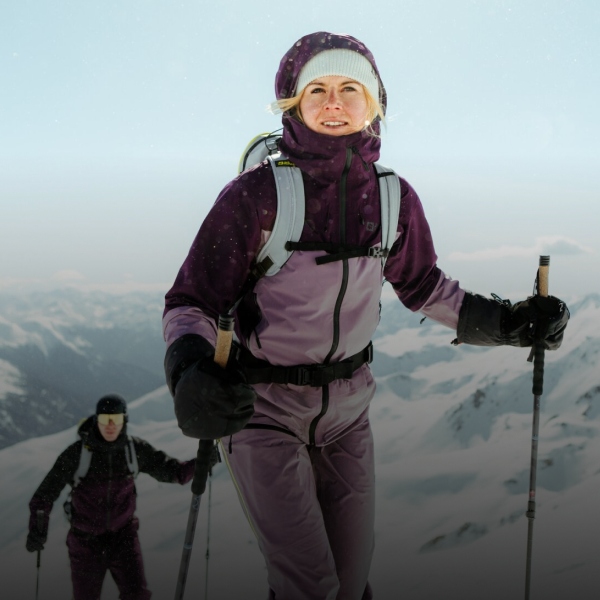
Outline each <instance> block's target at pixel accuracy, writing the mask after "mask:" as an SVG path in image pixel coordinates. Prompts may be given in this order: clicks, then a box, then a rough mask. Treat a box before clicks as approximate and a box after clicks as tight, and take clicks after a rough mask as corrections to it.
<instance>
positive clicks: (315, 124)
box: [299, 75, 368, 136]
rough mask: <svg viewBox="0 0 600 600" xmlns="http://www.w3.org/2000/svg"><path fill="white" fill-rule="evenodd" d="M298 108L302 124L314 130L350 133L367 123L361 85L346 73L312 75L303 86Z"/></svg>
mask: <svg viewBox="0 0 600 600" xmlns="http://www.w3.org/2000/svg"><path fill="white" fill-rule="evenodd" d="M299 108H300V114H301V115H302V120H303V121H304V124H305V125H306V126H307V127H308V128H309V129H311V130H312V131H316V132H317V133H325V134H327V135H336V136H339V135H349V134H351V133H356V132H357V131H361V130H362V129H364V128H365V126H366V125H368V123H367V122H366V119H367V110H368V105H367V97H366V95H365V91H364V88H363V86H362V85H361V84H360V83H358V82H357V81H354V80H353V79H348V77H340V76H339V75H329V76H327V77H319V79H315V80H314V81H312V82H311V83H309V84H308V85H307V86H306V88H304V92H303V94H302V98H301V99H300V106H299Z"/></svg>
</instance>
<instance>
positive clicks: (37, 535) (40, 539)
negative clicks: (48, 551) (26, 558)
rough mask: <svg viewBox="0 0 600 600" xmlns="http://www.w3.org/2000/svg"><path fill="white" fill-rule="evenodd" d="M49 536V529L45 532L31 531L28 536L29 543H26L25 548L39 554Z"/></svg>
mask: <svg viewBox="0 0 600 600" xmlns="http://www.w3.org/2000/svg"><path fill="white" fill-rule="evenodd" d="M47 536H48V530H47V529H45V530H44V531H38V530H37V529H31V530H30V531H29V533H28V534H27V542H26V543H25V547H26V548H27V550H28V551H29V552H37V551H38V550H43V549H44V544H45V543H46V538H47Z"/></svg>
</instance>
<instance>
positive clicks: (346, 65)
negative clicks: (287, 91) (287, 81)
mask: <svg viewBox="0 0 600 600" xmlns="http://www.w3.org/2000/svg"><path fill="white" fill-rule="evenodd" d="M330 75H339V76H341V77H349V78H350V79H353V80H354V81H358V82H359V83H362V84H363V85H364V86H365V87H366V88H367V89H368V90H369V93H370V94H371V96H373V99H374V100H376V101H377V102H379V79H378V78H377V74H376V73H375V69H374V68H373V65H372V64H371V63H370V62H369V61H368V60H367V59H366V58H365V57H364V56H363V55H362V54H359V53H358V52H356V51H354V50H346V49H343V48H335V49H333V50H323V51H322V52H319V54H317V55H316V56H313V57H312V58H311V59H310V60H309V61H308V62H307V63H306V64H305V65H304V67H302V70H301V71H300V75H299V76H298V83H297V85H296V93H295V95H296V96H298V95H299V94H301V93H302V91H303V90H304V88H305V87H306V86H307V85H308V84H309V83H310V82H311V81H314V80H315V79H319V77H328V76H330Z"/></svg>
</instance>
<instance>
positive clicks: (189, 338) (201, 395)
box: [165, 334, 256, 440]
mask: <svg viewBox="0 0 600 600" xmlns="http://www.w3.org/2000/svg"><path fill="white" fill-rule="evenodd" d="M213 357H214V348H213V347H212V345H211V344H210V343H209V342H208V341H207V340H205V339H204V338H203V337H202V336H200V335H195V334H186V335H184V336H182V337H180V338H179V339H177V340H176V341H175V342H173V344H171V346H169V348H168V350H167V354H166V356H165V374H166V377H167V384H168V386H169V390H170V391H171V395H172V396H173V401H174V403H175V415H176V417H177V423H178V425H179V427H180V428H181V430H182V432H183V433H184V435H187V436H189V437H193V438H197V439H205V440H216V439H219V438H222V437H226V436H229V435H232V434H234V433H236V432H238V431H240V430H241V429H243V428H244V426H245V425H246V423H248V421H249V420H250V418H251V417H252V415H253V414H254V400H255V399H256V393H255V392H254V390H253V388H252V387H250V386H249V385H248V384H247V383H246V382H245V381H246V379H245V377H244V374H243V372H242V370H241V368H240V367H239V365H238V363H237V362H236V361H235V360H230V361H229V363H228V364H227V368H226V369H222V368H221V367H219V366H218V365H217V364H215V362H214V360H213Z"/></svg>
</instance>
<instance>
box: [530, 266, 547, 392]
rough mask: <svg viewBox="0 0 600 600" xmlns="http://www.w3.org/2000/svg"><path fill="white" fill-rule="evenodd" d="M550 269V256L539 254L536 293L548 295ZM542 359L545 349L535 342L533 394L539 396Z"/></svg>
mask: <svg viewBox="0 0 600 600" xmlns="http://www.w3.org/2000/svg"><path fill="white" fill-rule="evenodd" d="M549 270H550V257H549V256H540V263H539V267H538V282H537V289H538V294H539V295H540V296H542V297H546V296H548V272H549ZM544 359H545V349H544V344H543V342H535V343H534V347H533V389H532V392H533V395H534V396H541V395H542V393H543V391H544Z"/></svg>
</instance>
